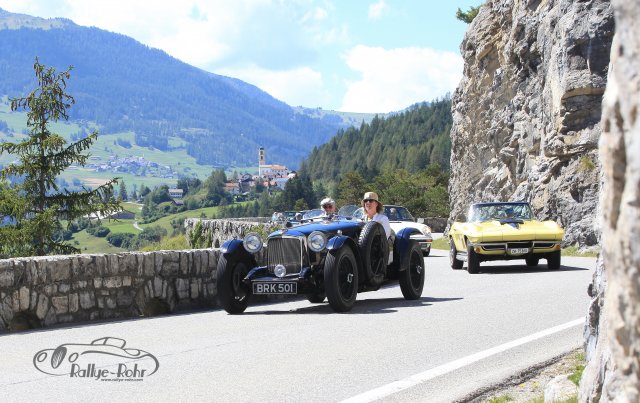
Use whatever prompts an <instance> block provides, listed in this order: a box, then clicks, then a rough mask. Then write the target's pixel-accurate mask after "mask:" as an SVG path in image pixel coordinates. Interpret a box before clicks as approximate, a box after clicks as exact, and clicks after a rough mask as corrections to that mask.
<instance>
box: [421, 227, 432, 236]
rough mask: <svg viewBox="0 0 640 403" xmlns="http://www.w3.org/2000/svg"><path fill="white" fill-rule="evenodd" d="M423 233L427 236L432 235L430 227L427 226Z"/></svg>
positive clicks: (423, 228)
mask: <svg viewBox="0 0 640 403" xmlns="http://www.w3.org/2000/svg"><path fill="white" fill-rule="evenodd" d="M422 233H423V234H425V235H431V228H429V226H428V225H425V226H424V227H422Z"/></svg>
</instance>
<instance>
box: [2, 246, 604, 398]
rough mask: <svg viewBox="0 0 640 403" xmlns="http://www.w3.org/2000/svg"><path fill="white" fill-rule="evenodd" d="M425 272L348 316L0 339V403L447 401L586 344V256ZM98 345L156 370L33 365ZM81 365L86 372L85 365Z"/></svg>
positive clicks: (164, 320) (156, 323)
mask: <svg viewBox="0 0 640 403" xmlns="http://www.w3.org/2000/svg"><path fill="white" fill-rule="evenodd" d="M543 262H544V261H543ZM426 264H427V283H426V285H425V289H424V292H423V297H422V299H420V300H418V301H405V300H404V299H403V298H402V294H401V292H400V289H399V288H398V287H397V285H395V284H392V285H388V286H385V287H383V288H382V289H380V290H378V291H375V292H368V293H363V294H359V295H358V300H357V302H356V305H355V307H354V309H353V310H352V311H351V312H349V313H346V314H336V313H333V312H332V311H331V309H330V308H329V306H328V305H327V304H319V305H313V304H310V303H309V302H307V301H306V300H303V301H300V300H298V301H292V302H281V303H276V304H263V305H254V306H250V307H249V309H248V310H247V311H246V312H245V314H243V315H235V316H232V315H227V314H226V313H225V312H224V311H219V310H213V311H207V312H192V313H185V314H180V315H173V316H164V317H158V318H148V319H137V320H126V321H121V322H108V323H99V324H90V325H82V326H74V327H66V328H56V329H48V330H40V331H32V332H26V333H17V334H4V335H2V336H0V400H2V401H3V402H4V401H25V402H26V401H28V402H36V401H48V402H50V401H83V402H87V401H154V402H156V401H234V402H237V401H240V402H244V401H246V402H258V401H260V402H286V401H296V402H298V401H305V402H306V401H318V402H320V401H321V402H326V401H343V400H348V401H374V400H382V401H394V402H395V401H420V402H424V401H428V402H441V401H442V402H450V401H455V400H457V399H463V398H464V397H465V396H468V395H469V393H472V392H473V391H475V390H478V389H481V388H483V387H486V386H487V385H490V384H492V383H497V382H499V381H500V380H502V379H505V378H507V377H509V376H510V375H512V374H514V373H516V372H518V371H520V370H522V369H524V368H527V367H530V366H532V365H535V364H537V363H539V362H543V361H546V360H548V359H550V358H553V357H555V356H557V355H560V354H562V353H564V352H568V351H570V350H572V349H574V348H576V347H579V346H581V345H582V330H583V325H582V319H583V318H584V317H585V315H586V312H587V306H588V296H587V291H586V290H587V286H588V284H589V282H590V279H591V276H592V274H593V270H594V269H595V259H594V258H563V267H562V268H561V269H560V270H559V271H555V272H551V271H547V270H546V264H545V263H542V264H541V265H540V267H539V268H538V269H537V270H531V269H529V268H527V267H526V266H525V265H524V262H522V264H520V262H519V261H513V262H487V263H483V264H482V265H481V268H482V270H484V271H483V272H482V273H480V274H476V275H469V274H468V273H467V272H466V271H464V270H461V271H453V270H451V269H450V268H449V267H448V258H447V256H446V252H445V251H438V250H434V251H432V255H431V256H429V257H427V258H426ZM103 337H115V338H120V339H124V340H125V341H126V343H127V344H126V347H129V348H137V349H141V350H145V351H146V352H149V353H151V354H152V355H153V356H154V357H155V358H156V359H157V362H158V364H159V367H158V369H157V371H156V372H155V373H154V374H152V375H151V376H140V373H139V371H138V373H136V372H135V369H139V368H136V367H135V365H136V363H140V364H141V366H142V364H144V363H147V364H148V363H149V362H151V360H150V359H149V358H146V361H142V360H139V361H136V360H135V359H130V360H126V361H122V360H121V361H120V362H121V365H124V366H116V364H113V363H112V362H108V361H107V359H106V357H109V356H107V355H104V354H94V355H93V356H91V357H89V356H90V354H87V355H82V356H81V357H80V359H78V361H75V362H78V363H80V362H81V361H82V359H84V358H86V360H85V361H83V362H82V364H80V365H78V366H76V367H75V375H74V376H71V375H70V372H66V373H65V374H64V375H58V376H53V375H48V374H45V373H43V372H40V371H39V370H37V369H36V367H35V365H36V364H37V365H41V364H40V363H39V362H36V361H37V359H34V358H35V357H36V353H37V352H39V351H41V350H44V349H55V348H56V347H58V346H60V345H63V344H87V343H90V342H91V341H93V340H95V339H99V338H103ZM73 348H81V349H82V348H85V347H83V346H80V347H78V346H67V349H68V350H69V352H70V351H71V350H73ZM94 350H97V348H95V349H94ZM84 351H86V348H85V350H84ZM69 352H68V353H67V356H66V358H71V357H72V356H71V355H69ZM76 358H77V356H76ZM91 360H93V361H91ZM48 362H49V361H46V362H45V363H48ZM65 363H66V362H65ZM88 363H93V364H94V367H93V372H92V371H91V370H86V371H84V372H82V371H80V370H82V369H90V368H89V367H86V366H83V365H85V364H88ZM122 363H123V364H122ZM110 364H113V365H110ZM60 368H62V367H60ZM96 368H97V369H96ZM116 368H117V369H116ZM102 369H105V370H107V372H108V373H107V374H103V375H105V377H106V378H107V379H108V381H104V380H98V379H96V373H97V372H98V371H100V370H102ZM120 370H122V371H120ZM147 374H148V372H147ZM82 375H86V377H83V376H82ZM92 375H93V377H92Z"/></svg>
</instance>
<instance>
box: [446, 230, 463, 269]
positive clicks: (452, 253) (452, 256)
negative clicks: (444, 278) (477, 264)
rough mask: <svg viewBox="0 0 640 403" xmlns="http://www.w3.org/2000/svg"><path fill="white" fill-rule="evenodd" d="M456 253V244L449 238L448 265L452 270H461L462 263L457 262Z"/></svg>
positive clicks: (460, 261)
mask: <svg viewBox="0 0 640 403" xmlns="http://www.w3.org/2000/svg"><path fill="white" fill-rule="evenodd" d="M457 255H458V251H457V250H456V244H454V243H453V239H451V238H449V264H450V265H451V268H452V269H453V270H460V269H462V265H463V264H464V262H463V261H462V260H459V259H458V257H457Z"/></svg>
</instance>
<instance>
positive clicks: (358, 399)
mask: <svg viewBox="0 0 640 403" xmlns="http://www.w3.org/2000/svg"><path fill="white" fill-rule="evenodd" d="M582 324H584V318H580V319H576V320H572V321H571V322H567V323H564V324H562V325H558V326H554V327H552V328H549V329H546V330H542V331H540V332H538V333H534V334H531V335H529V336H525V337H522V338H520V339H516V340H513V341H510V342H508V343H505V344H501V345H499V346H495V347H492V348H490V349H488V350H484V351H480V352H478V353H475V354H472V355H469V356H466V357H463V358H460V359H458V360H455V361H451V362H449V363H447V364H444V365H441V366H439V367H435V368H431V369H429V370H427V371H424V372H420V373H419V374H415V375H412V376H410V377H408V378H405V379H401V380H399V381H395V382H391V383H388V384H386V385H383V386H380V387H379V388H375V389H372V390H370V391H367V392H364V393H361V394H359V395H356V396H353V397H350V398H348V399H346V400H343V401H342V403H364V402H373V401H375V400H378V399H382V398H383V397H386V396H389V395H392V394H394V393H398V392H400V391H402V390H405V389H409V388H411V387H413V386H416V385H418V384H420V383H422V382H426V381H428V380H430V379H433V378H435V377H438V376H440V375H444V374H446V373H449V372H451V371H455V370H456V369H460V368H462V367H465V366H467V365H469V364H472V363H474V362H477V361H480V360H482V359H484V358H487V357H490V356H492V355H495V354H499V353H502V352H504V351H507V350H509V349H512V348H514V347H518V346H521V345H523V344H526V343H530V342H532V341H534V340H538V339H541V338H543V337H546V336H549V335H552V334H554V333H558V332H561V331H563V330H566V329H570V328H572V327H574V326H578V325H582Z"/></svg>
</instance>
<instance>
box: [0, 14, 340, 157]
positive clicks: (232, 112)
mask: <svg viewBox="0 0 640 403" xmlns="http://www.w3.org/2000/svg"><path fill="white" fill-rule="evenodd" d="M0 33H1V35H0V94H4V95H8V96H9V97H19V96H24V95H25V94H26V93H27V92H28V91H30V90H31V89H32V88H33V86H34V83H33V78H32V70H31V67H32V65H33V62H34V60H35V57H38V58H39V60H40V62H41V63H44V64H45V65H47V66H52V67H55V68H56V69H58V70H63V69H66V68H67V67H68V66H69V65H72V66H74V68H73V70H72V73H71V74H72V76H71V79H70V80H69V84H68V92H69V93H70V94H71V95H73V96H74V98H75V99H76V104H75V105H74V106H73V108H71V110H70V116H71V118H72V119H80V120H88V121H94V122H96V123H98V124H99V125H100V126H101V133H102V134H109V133H117V132H123V131H128V130H131V131H134V132H135V133H136V139H135V141H136V143H137V144H139V145H142V146H147V145H148V146H153V147H156V148H158V149H163V148H164V147H167V143H168V139H169V138H170V137H179V138H181V139H184V140H185V141H186V142H187V147H186V149H187V153H188V154H189V155H191V156H193V157H194V158H196V159H197V161H198V162H199V163H201V164H207V165H212V166H232V165H233V166H242V165H247V166H251V165H255V159H256V158H255V150H257V149H258V148H259V147H265V149H266V151H267V153H268V155H270V156H272V157H273V158H274V159H275V158H277V159H278V160H277V162H278V163H281V164H285V165H288V166H290V167H292V168H295V167H297V165H298V163H299V162H300V161H301V160H302V159H303V158H304V157H306V155H307V154H308V153H309V152H310V151H311V149H312V148H313V147H314V146H317V145H320V144H323V143H325V142H326V141H328V140H329V139H330V138H331V137H332V136H333V135H335V133H336V132H337V131H338V130H340V129H342V128H345V127H348V126H349V123H346V122H345V119H343V118H342V117H341V116H339V115H337V114H326V115H323V116H320V117H311V116H309V115H307V114H305V113H300V111H298V110H295V109H294V108H292V107H291V106H289V105H287V104H286V103H284V102H282V101H279V100H277V99H276V98H274V97H273V96H271V95H269V94H268V93H266V92H264V91H262V90H260V89H259V88H258V87H256V86H253V85H251V84H249V83H246V82H243V81H241V80H239V79H236V78H233V77H227V76H220V75H217V74H214V73H210V72H207V71H204V70H202V69H199V68H197V67H194V66H191V65H188V64H186V63H184V62H182V61H180V60H178V59H176V58H174V57H172V56H170V55H168V54H166V53H165V52H164V51H162V50H159V49H154V48H151V47H148V46H146V45H144V44H141V43H140V42H138V41H136V40H134V39H133V38H130V37H127V36H125V35H122V34H117V33H112V32H109V31H105V30H102V29H99V28H95V27H82V26H79V25H77V24H75V23H74V22H73V21H71V20H68V19H63V18H55V19H43V18H39V17H31V16H27V15H24V14H14V13H10V12H8V11H5V10H2V9H0ZM274 162H275V161H274Z"/></svg>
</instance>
